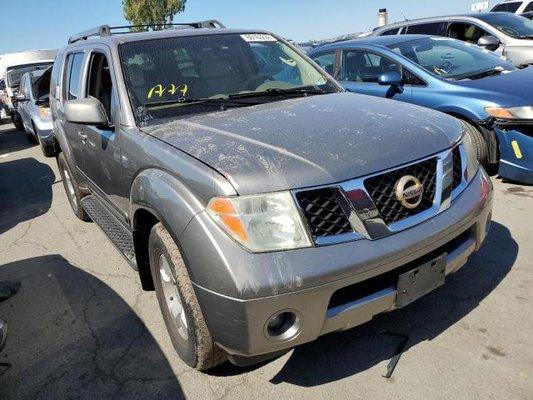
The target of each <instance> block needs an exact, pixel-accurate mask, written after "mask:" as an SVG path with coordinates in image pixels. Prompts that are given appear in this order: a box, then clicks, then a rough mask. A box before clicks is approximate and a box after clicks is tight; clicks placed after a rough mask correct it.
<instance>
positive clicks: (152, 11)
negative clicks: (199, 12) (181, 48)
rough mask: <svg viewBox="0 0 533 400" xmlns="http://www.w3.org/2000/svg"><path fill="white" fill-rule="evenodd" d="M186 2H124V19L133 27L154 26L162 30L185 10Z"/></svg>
mask: <svg viewBox="0 0 533 400" xmlns="http://www.w3.org/2000/svg"><path fill="white" fill-rule="evenodd" d="M185 2H186V0H122V5H123V7H124V17H125V18H126V19H127V20H128V21H130V22H131V23H132V24H133V25H154V28H153V29H162V27H163V26H164V25H165V24H169V23H171V22H172V21H173V19H174V15H175V14H177V13H179V12H183V11H184V10H185Z"/></svg>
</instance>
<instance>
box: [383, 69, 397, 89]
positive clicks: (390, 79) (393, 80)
mask: <svg viewBox="0 0 533 400" xmlns="http://www.w3.org/2000/svg"><path fill="white" fill-rule="evenodd" d="M378 83H379V84H380V85H381V86H393V87H396V88H397V87H400V86H402V76H401V75H400V73H399V72H397V71H392V72H385V73H384V74H381V75H379V76H378Z"/></svg>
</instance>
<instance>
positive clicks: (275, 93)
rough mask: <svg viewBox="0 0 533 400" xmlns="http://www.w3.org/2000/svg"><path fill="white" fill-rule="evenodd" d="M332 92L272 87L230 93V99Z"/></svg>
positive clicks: (314, 88)
mask: <svg viewBox="0 0 533 400" xmlns="http://www.w3.org/2000/svg"><path fill="white" fill-rule="evenodd" d="M327 93H331V92H329V91H326V90H323V89H320V88H317V87H312V88H304V87H299V88H291V89H280V88H271V89H267V90H265V91H263V92H246V93H236V94H230V95H229V98H230V99H240V98H246V97H276V96H293V95H297V96H309V95H317V94H327Z"/></svg>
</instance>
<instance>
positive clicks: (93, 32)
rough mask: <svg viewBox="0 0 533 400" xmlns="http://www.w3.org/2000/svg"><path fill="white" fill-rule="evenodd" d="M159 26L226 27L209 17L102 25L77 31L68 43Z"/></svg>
mask: <svg viewBox="0 0 533 400" xmlns="http://www.w3.org/2000/svg"><path fill="white" fill-rule="evenodd" d="M156 27H157V28H159V27H179V28H185V29H186V28H194V29H201V28H225V26H224V25H223V24H222V23H221V22H219V21H217V20H215V19H209V20H206V21H198V22H182V23H177V24H174V23H164V24H147V25H123V26H109V25H100V26H97V27H95V28H92V29H88V30H86V31H83V32H80V33H77V34H76V35H72V36H71V37H69V39H68V43H69V44H71V43H75V42H79V41H81V40H87V38H89V37H92V36H100V37H106V36H111V35H112V34H117V33H132V32H133V29H136V28H152V29H153V28H156ZM125 29H126V30H127V31H125V32H117V31H118V30H125Z"/></svg>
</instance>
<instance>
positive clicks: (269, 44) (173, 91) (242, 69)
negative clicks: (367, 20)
mask: <svg viewBox="0 0 533 400" xmlns="http://www.w3.org/2000/svg"><path fill="white" fill-rule="evenodd" d="M120 56H121V63H122V69H123V72H124V77H125V81H126V86H127V89H128V94H129V96H130V99H131V102H132V105H133V108H134V112H135V114H136V118H137V120H138V121H139V122H140V123H147V122H148V121H150V120H153V119H160V118H169V117H176V116H182V115H186V114H191V113H200V112H208V111H214V110H216V108H215V107H213V106H212V104H211V103H212V102H211V103H208V102H206V101H204V102H201V101H199V100H202V99H211V100H214V99H229V98H230V97H231V100H232V101H233V103H232V104H233V105H235V104H236V102H237V98H238V97H246V103H245V102H241V105H242V106H244V105H253V104H258V103H257V102H258V101H275V100H278V99H280V98H282V97H281V96H274V95H271V96H267V94H269V93H270V94H272V93H278V92H281V91H288V90H292V91H293V93H294V92H295V91H294V89H298V88H302V89H304V88H312V89H313V90H315V91H318V90H321V91H337V90H339V89H338V86H336V85H335V84H334V83H333V82H330V81H329V80H328V78H327V77H326V76H325V74H324V73H323V72H322V71H320V70H319V69H317V68H315V67H314V66H313V65H312V64H311V63H310V62H309V61H308V60H307V59H306V58H304V57H302V56H300V55H299V54H298V53H297V52H296V51H294V50H293V49H292V48H291V47H290V46H289V45H287V44H285V43H284V42H282V41H279V40H278V39H276V38H275V37H273V36H271V35H268V34H236V33H228V34H217V35H203V36H184V37H172V38H164V39H157V40H146V41H138V42H131V43H125V44H123V45H122V46H121V48H120ZM256 95H257V99H256ZM262 95H265V98H264V99H261V96H262ZM252 99H253V100H254V101H250V100H252ZM239 100H241V99H239Z"/></svg>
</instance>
